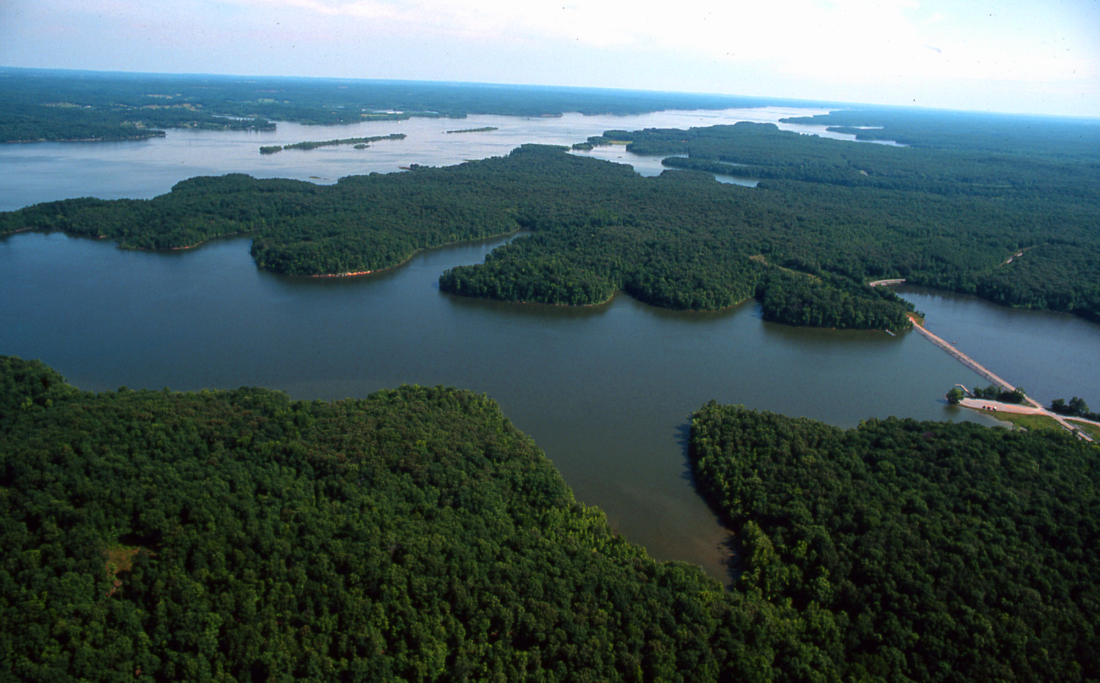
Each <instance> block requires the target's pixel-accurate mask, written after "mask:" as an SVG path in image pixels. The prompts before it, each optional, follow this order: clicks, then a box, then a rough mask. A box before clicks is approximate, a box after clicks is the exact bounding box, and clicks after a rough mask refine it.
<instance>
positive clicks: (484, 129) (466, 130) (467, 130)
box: [447, 126, 497, 135]
mask: <svg viewBox="0 0 1100 683" xmlns="http://www.w3.org/2000/svg"><path fill="white" fill-rule="evenodd" d="M496 129H497V127H496V126H482V127H481V128H460V129H458V130H449V131H447V134H448V135H451V134H453V133H488V132H490V131H494V130H496Z"/></svg>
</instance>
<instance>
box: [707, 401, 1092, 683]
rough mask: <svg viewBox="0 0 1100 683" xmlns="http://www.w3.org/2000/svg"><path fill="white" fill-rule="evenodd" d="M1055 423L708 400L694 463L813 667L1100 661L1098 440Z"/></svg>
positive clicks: (928, 671) (853, 672)
mask: <svg viewBox="0 0 1100 683" xmlns="http://www.w3.org/2000/svg"><path fill="white" fill-rule="evenodd" d="M1098 452H1100V451H1097V449H1096V447H1095V446H1091V445H1087V444H1084V443H1081V442H1078V441H1077V440H1076V439H1074V438H1073V437H1070V436H1068V435H1063V434H1058V433H1053V432H1050V433H1046V432H1034V433H1032V432H1018V431H1008V430H1004V429H997V428H987V427H981V426H978V425H975V424H970V423H958V424H949V423H934V422H916V421H912V420H898V419H894V418H891V419H888V420H869V421H867V422H864V423H861V425H860V426H859V427H858V428H856V429H850V430H847V431H842V430H840V429H836V428H834V427H830V426H827V425H824V424H822V423H818V422H814V421H811V420H806V419H798V418H788V417H784V416H781V415H775V414H772V413H767V412H755V411H749V410H746V409H744V408H741V407H731V406H719V405H715V404H714V403H713V402H711V404H709V405H707V406H705V407H704V408H702V409H701V410H700V411H698V412H697V413H696V414H695V415H694V416H693V418H692V427H691V440H690V458H691V462H692V467H693V470H694V473H695V477H696V481H697V482H698V485H699V487H700V489H701V490H702V492H703V495H705V496H706V497H707V498H708V500H709V501H710V502H711V504H712V505H713V506H714V507H715V509H716V510H718V511H719V512H720V513H721V514H722V515H723V516H724V517H725V519H726V521H727V522H728V523H729V524H730V525H731V528H732V530H733V537H734V538H735V539H736V540H737V542H738V544H739V551H738V555H739V557H740V560H741V564H740V567H739V569H740V571H741V574H740V577H739V578H738V580H737V583H736V585H735V588H734V590H735V591H736V592H739V593H742V594H750V595H757V596H760V597H762V598H763V599H765V600H767V601H768V602H771V603H773V604H776V605H782V606H785V607H786V608H787V609H789V610H790V611H791V614H792V616H791V617H790V618H791V619H793V620H794V622H795V623H794V625H793V628H795V629H796V630H798V631H799V632H800V633H802V634H803V637H804V638H805V639H806V640H807V641H808V642H810V643H812V644H813V645H814V646H815V647H816V648H817V649H818V651H821V652H826V653H828V654H829V664H828V665H827V666H825V667H823V668H822V669H820V670H819V672H820V675H821V678H822V679H828V678H829V677H831V676H835V677H836V678H838V679H840V680H891V681H979V680H1021V681H1023V680H1048V681H1050V680H1059V681H1090V680H1097V678H1098V677H1100V656H1098V653H1100V635H1098V633H1100V632H1098V630H1097V629H1098V627H1100V611H1098V610H1097V609H1095V605H1097V604H1100V589H1098V588H1097V580H1098V579H1100V576H1098V571H1100V569H1098V568H1100V550H1098V549H1100V498H1098V497H1097V494H1096V491H1097V485H1098V484H1100V458H1097V454H1098Z"/></svg>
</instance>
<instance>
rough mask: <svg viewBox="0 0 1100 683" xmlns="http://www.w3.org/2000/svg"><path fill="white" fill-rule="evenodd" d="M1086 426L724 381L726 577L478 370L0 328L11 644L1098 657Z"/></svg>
mask: <svg viewBox="0 0 1100 683" xmlns="http://www.w3.org/2000/svg"><path fill="white" fill-rule="evenodd" d="M1096 455H1097V450H1096V448H1095V447H1093V446H1087V445H1084V444H1080V443H1077V442H1076V441H1074V440H1072V439H1070V438H1062V437H1059V436H1057V435H1052V434H1029V433H1021V432H1008V431H1006V430H1003V429H990V428H984V427H978V426H976V425H972V424H939V423H916V422H912V421H902V420H886V421H872V422H869V423H865V424H864V425H863V426H861V427H860V428H859V429H857V430H850V431H848V432H843V431H841V430H837V429H834V428H832V427H827V426H825V425H822V424H819V423H814V422H810V421H807V420H794V419H790V418H784V417H781V416H777V415H771V414H767V413H754V412H751V411H745V410H743V409H739V408H730V407H723V406H716V405H713V404H712V405H708V406H705V407H704V408H703V409H702V410H700V412H699V413H697V414H696V416H695V417H694V418H693V420H692V434H691V459H692V463H693V466H694V468H695V473H696V478H697V481H698V482H699V485H700V487H701V489H702V490H703V492H704V494H705V495H707V497H708V498H709V499H710V500H711V501H712V503H713V504H714V505H715V506H716V508H718V509H719V510H720V511H721V513H722V514H723V515H724V516H725V517H726V518H727V520H728V522H729V523H730V524H731V525H732V527H731V528H732V529H733V530H734V531H735V536H734V538H735V540H736V541H737V544H738V550H737V552H738V558H740V560H739V564H737V565H736V567H735V568H736V570H737V571H738V573H739V578H738V579H737V581H736V582H735V584H734V586H733V588H732V589H731V590H728V591H727V590H725V589H723V587H722V586H721V585H720V584H719V583H717V582H716V581H714V580H713V579H711V578H709V577H707V576H705V575H704V574H703V572H702V571H701V570H700V569H699V568H698V567H693V566H689V565H685V564H682V563H676V562H666V563H658V562H655V561H653V560H652V559H651V558H649V557H648V556H647V555H646V553H645V552H644V550H642V549H640V548H638V547H637V546H634V545H632V544H631V543H630V542H629V541H628V540H626V539H624V538H622V537H621V536H619V535H617V534H616V533H615V532H614V531H613V530H612V529H611V528H610V527H609V526H608V524H607V522H606V520H605V519H604V517H603V515H602V513H600V512H599V511H598V510H596V509H594V508H589V507H586V506H584V505H581V504H578V503H577V502H576V501H575V500H574V499H573V496H572V494H571V493H570V491H569V489H568V487H567V486H566V485H565V483H564V482H563V481H562V480H561V477H560V476H559V475H558V473H557V472H556V471H555V470H554V468H553V467H552V466H551V465H550V463H549V462H548V461H547V460H546V458H545V457H544V456H543V455H542V453H541V452H540V451H539V450H538V449H537V448H536V447H535V445H534V444H533V443H532V442H531V440H530V439H529V438H527V437H525V436H524V435H523V434H522V433H520V432H519V431H517V430H516V429H515V428H514V427H513V426H512V425H511V424H510V423H509V421H508V420H507V419H506V418H505V417H504V416H503V415H502V414H501V412H500V409H499V407H498V406H497V405H496V404H495V403H493V402H492V401H491V400H490V399H488V398H486V397H484V396H478V395H475V394H472V393H470V392H466V391H459V390H455V389H447V388H442V387H437V388H425V387H415V386H406V387H401V388H399V389H394V390H384V391H381V392H378V393H375V394H372V395H371V396H369V397H367V398H365V399H348V400H344V401H338V402H321V401H313V402H307V401H294V400H291V399H290V398H288V397H287V396H286V395H285V394H282V393H280V392H274V391H269V390H264V389H249V388H242V389H238V390H232V391H201V392H197V393H173V392H170V391H168V390H163V391H150V390H141V391H131V390H128V389H126V388H120V389H119V390H118V391H110V392H103V393H99V394H93V393H89V392H83V391H80V390H78V389H76V388H74V387H72V386H69V385H68V384H66V383H65V381H64V379H63V378H62V377H60V376H59V375H58V374H57V373H56V372H54V371H53V370H51V369H50V368H48V367H46V366H44V365H42V364H41V363H38V362H28V361H22V360H19V359H16V358H11V357H0V535H2V541H3V543H4V548H5V552H4V553H3V554H2V556H0V632H2V633H3V634H4V636H3V638H2V639H0V648H2V649H3V657H2V658H0V671H2V672H3V675H4V676H6V677H13V678H17V679H23V680H28V679H37V680H43V679H49V680H61V681H64V680H89V681H94V680H115V679H118V678H127V679H130V678H137V679H149V680H195V679H203V678H222V679H224V680H271V679H284V678H293V679H297V678H322V679H329V680H343V679H355V678H367V679H374V680H383V679H386V680H393V679H401V680H408V681H452V680H454V681H457V680H465V679H474V680H535V681H539V680H541V681H566V680H647V681H648V680H668V681H676V680H691V681H733V680H737V681H791V682H792V683H793V682H794V681H807V680H819V681H841V680H861V679H862V680H866V679H878V680H911V681H933V680H958V681H972V680H973V681H977V680H990V679H999V678H1006V677H1011V676H1015V677H1017V678H1018V679H1020V680H1065V681H1083V680H1095V679H1096V677H1097V676H1098V675H1100V662H1098V660H1097V655H1096V653H1097V652H1098V651H1100V648H1098V647H1097V645H1098V643H1097V634H1096V627H1097V623H1096V621H1097V618H1098V616H1097V615H1098V614H1100V611H1098V610H1096V609H1094V608H1093V607H1094V606H1095V605H1096V604H1097V601H1098V600H1100V595H1098V594H1097V590H1098V589H1097V588H1096V586H1097V578H1098V577H1096V576H1095V573H1096V571H1097V567H1100V562H1098V560H1100V558H1098V557H1096V554H1097V548H1098V547H1100V538H1098V532H1100V530H1098V527H1097V519H1100V518H1098V516H1097V513H1100V509H1098V505H1100V503H1098V500H1097V498H1096V494H1095V491H1096V487H1097V484H1098V483H1100V471H1098V467H1100V465H1098V463H1100V460H1098V459H1097V457H1096Z"/></svg>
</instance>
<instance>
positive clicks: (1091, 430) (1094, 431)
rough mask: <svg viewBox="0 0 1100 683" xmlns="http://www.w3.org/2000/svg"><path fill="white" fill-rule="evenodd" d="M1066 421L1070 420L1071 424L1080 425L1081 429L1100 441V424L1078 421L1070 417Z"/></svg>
mask: <svg viewBox="0 0 1100 683" xmlns="http://www.w3.org/2000/svg"><path fill="white" fill-rule="evenodd" d="M1066 422H1069V423H1070V424H1072V425H1074V426H1076V427H1079V428H1080V429H1081V431H1083V432H1084V433H1086V434H1088V435H1089V436H1091V437H1092V438H1094V439H1096V440H1098V441H1100V426H1097V425H1094V424H1091V423H1088V422H1078V421H1077V420H1070V419H1067V420H1066Z"/></svg>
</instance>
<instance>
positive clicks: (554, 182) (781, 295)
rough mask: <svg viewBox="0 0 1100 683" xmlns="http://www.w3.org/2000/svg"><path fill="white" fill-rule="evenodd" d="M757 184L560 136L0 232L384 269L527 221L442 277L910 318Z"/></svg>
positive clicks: (494, 286) (877, 318)
mask: <svg viewBox="0 0 1100 683" xmlns="http://www.w3.org/2000/svg"><path fill="white" fill-rule="evenodd" d="M750 192H751V191H750V190H744V191H743V192H731V191H730V190H729V188H727V187H725V186H722V185H719V184H718V183H715V182H714V181H713V180H711V179H709V178H706V177H705V176H700V175H694V174H681V173H676V174H669V175H668V176H667V177H661V178H656V179H646V178H641V177H639V176H637V175H635V174H634V173H633V172H632V171H631V170H630V169H629V168H626V167H623V166H620V165H616V164H610V163H606V162H603V161H599V160H596V159H586V158H580V157H576V156H572V155H569V154H566V153H565V151H564V150H562V149H560V148H553V147H544V146H524V147H521V148H519V149H517V150H515V151H513V152H512V153H511V154H510V155H509V156H507V157H504V158H494V159H486V160H484V161H477V162H469V163H465V164H461V165H458V166H453V167H447V168H426V167H418V168H416V169H415V170H414V171H413V172H410V173H404V174H388V175H377V174H373V175H369V176H358V177H349V178H343V179H341V180H340V182H338V183H337V184H336V185H334V186H317V185H313V184H311V183H306V182H297V181H289V180H256V179H253V178H249V177H247V176H241V175H233V176H225V177H221V178H193V179H191V180H188V181H185V182H182V183H179V184H178V185H176V187H175V188H173V190H172V192H171V193H170V194H168V195H164V196H161V197H157V198H155V199H152V200H148V201H133V200H122V201H110V202H108V201H100V200H93V199H80V200H67V201H62V202H52V203H47V204H40V205H37V206H33V207H28V208H26V209H22V210H20V211H17V212H12V213H7V214H2V215H0V232H12V231H16V230H22V229H32V228H33V229H61V230H66V231H68V232H73V233H78V234H85V235H91V236H96V237H113V238H115V239H117V240H118V241H119V243H120V245H122V246H124V247H129V248H166V247H180V246H189V245H193V244H196V243H198V242H201V241H203V240H206V239H210V238H212V237H217V236H219V235H224V234H231V233H240V232H251V233H253V234H254V235H255V239H254V241H253V245H252V254H253V256H254V257H255V259H256V262H257V264H258V265H259V266H260V267H261V268H265V269H268V270H272V271H275V272H280V273H287V274H292V275H315V274H325V273H345V272H362V271H374V270H379V269H382V268H386V267H390V266H393V265H396V264H398V263H401V262H403V261H405V260H407V259H408V258H409V257H410V256H412V255H413V254H414V253H415V252H416V251H418V250H420V249H426V248H429V247H435V246H440V245H443V244H448V243H451V242H455V241H458V240H465V239H475V238H482V237H488V236H491V235H501V234H506V233H511V232H514V231H517V230H521V229H522V230H527V231H530V232H531V233H532V234H531V235H529V236H525V237H522V238H519V239H516V240H515V241H513V242H512V243H511V244H509V245H506V246H504V247H501V248H499V249H497V250H496V251H495V252H493V254H492V255H491V256H490V257H489V259H487V261H486V263H485V264H484V265H482V266H474V267H468V268H456V269H454V270H452V271H450V272H448V273H446V274H444V275H443V277H442V278H441V286H442V287H443V288H444V289H445V290H446V291H450V292H454V293H458V294H464V295H468V296H470V295H472V296H484V297H493V298H498V299H505V300H511V301H537V302H542V303H553V304H570V305H583V304H593V303H599V302H602V301H605V300H607V299H608V298H610V297H611V296H612V295H613V294H614V293H615V292H616V291H618V290H624V291H626V292H628V293H629V294H631V295H632V296H635V297H637V298H639V299H641V300H642V301H646V302H649V303H652V304H654V305H657V306H663V307H667V308H676V309H694V310H702V309H716V308H722V307H725V306H731V305H733V304H735V303H737V302H739V301H742V300H744V299H746V298H748V297H752V296H759V297H761V298H762V300H763V301H764V307H765V313H766V315H767V316H768V317H769V318H772V319H776V320H783V321H787V322H791V323H795V324H809V325H824V326H831V327H890V328H903V327H905V326H906V325H907V324H908V323H907V319H906V318H905V312H906V310H907V306H906V304H904V302H902V301H901V300H900V299H899V298H898V297H896V296H895V295H894V294H893V293H891V292H890V291H888V290H886V289H884V288H875V289H871V288H867V287H864V286H863V285H861V284H859V283H856V282H853V281H851V280H848V279H845V278H844V277H842V276H840V275H838V274H835V273H830V272H826V271H822V270H820V269H817V268H811V269H810V271H809V272H805V273H804V272H799V271H797V270H793V269H792V268H791V267H790V266H793V267H796V268H797V267H798V266H799V265H800V264H801V263H802V261H801V260H799V259H798V258H792V257H790V256H788V255H787V253H785V252H787V250H788V249H790V248H795V249H801V248H803V247H805V248H811V245H816V246H818V247H820V248H823V249H825V248H827V249H830V250H834V251H836V250H837V249H838V245H836V244H834V243H832V242H831V240H830V239H829V236H828V235H827V234H822V235H818V236H816V237H815V236H813V235H811V234H807V235H806V237H807V240H806V242H805V243H802V242H798V243H793V242H791V241H790V240H787V239H786V238H785V237H784V234H785V233H787V231H788V230H789V227H790V225H792V224H794V223H795V222H797V219H796V218H795V216H793V215H790V213H789V211H788V209H786V208H785V207H784V206H782V205H772V204H770V203H767V202H765V203H764V204H760V203H759V202H758V201H756V200H755V199H754V198H753V197H752V196H751V194H750ZM764 198H765V199H766V198H767V197H766V196H765V197H764ZM777 230H778V231H779V232H778V233H777ZM762 253H767V254H769V255H770V257H771V258H774V259H776V260H778V262H779V263H778V264H775V265H773V263H772V261H771V260H770V259H769V258H763V257H762V256H761V254H762ZM788 253H789V252H788Z"/></svg>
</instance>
